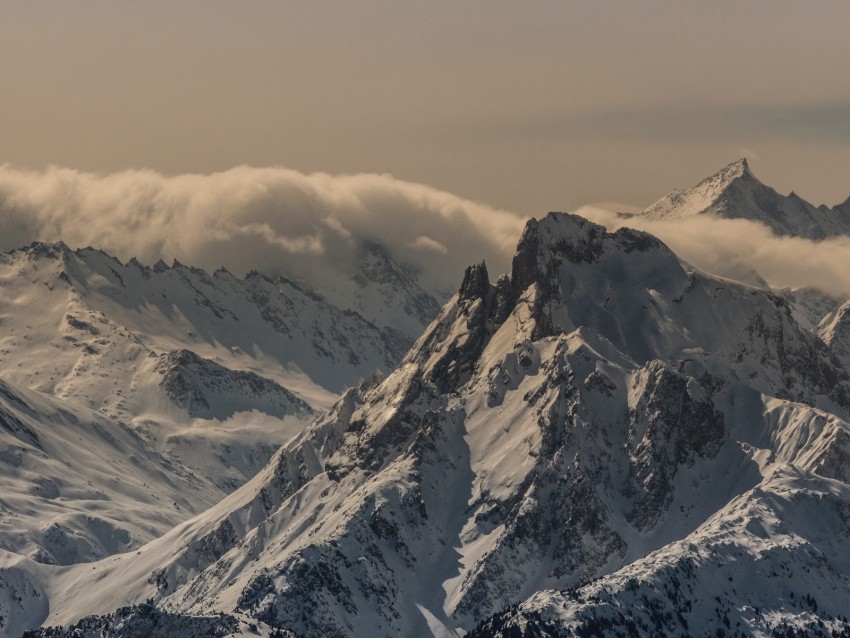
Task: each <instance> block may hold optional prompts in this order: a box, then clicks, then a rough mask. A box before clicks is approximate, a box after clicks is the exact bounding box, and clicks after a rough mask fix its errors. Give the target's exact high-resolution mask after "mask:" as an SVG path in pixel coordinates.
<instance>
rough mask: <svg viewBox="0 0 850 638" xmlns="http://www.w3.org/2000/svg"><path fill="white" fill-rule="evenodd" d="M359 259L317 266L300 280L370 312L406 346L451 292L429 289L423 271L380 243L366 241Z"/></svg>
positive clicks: (339, 304)
mask: <svg viewBox="0 0 850 638" xmlns="http://www.w3.org/2000/svg"><path fill="white" fill-rule="evenodd" d="M354 259H355V262H354V264H353V265H351V266H350V267H348V268H340V267H336V268H333V267H326V268H320V267H318V266H317V267H316V268H314V269H312V270H311V271H310V272H309V273H305V274H302V275H301V277H300V279H299V281H301V280H303V282H304V285H305V286H306V287H308V288H309V289H310V290H313V291H316V292H318V293H319V294H321V295H322V296H323V297H324V298H325V299H327V300H328V301H329V302H331V303H332V304H334V305H335V306H337V307H339V308H344V309H346V310H352V311H354V312H356V313H357V314H359V315H360V316H362V317H365V318H366V319H367V320H369V321H370V322H371V323H373V324H375V325H376V326H378V327H379V328H381V330H382V332H383V333H384V335H385V337H386V339H387V340H388V341H390V342H393V343H397V344H398V346H399V348H401V349H402V350H403V351H406V350H407V349H408V348H410V346H412V345H413V342H414V341H415V340H416V338H417V337H418V336H419V335H420V334H422V331H423V330H424V329H425V327H426V326H427V325H428V324H429V323H431V321H432V320H433V319H434V317H436V316H437V313H438V312H439V311H440V305H441V304H440V302H438V301H437V299H438V298H439V299H441V301H445V298H446V297H447V296H449V295H444V294H442V293H441V292H440V291H432V292H427V291H426V290H424V289H423V288H422V286H421V285H420V284H419V281H418V277H417V273H416V272H414V271H413V270H412V269H411V268H407V267H404V266H402V265H400V264H399V263H398V262H397V261H396V260H395V259H394V258H393V256H392V254H391V253H390V251H389V250H388V249H387V248H386V247H385V246H383V245H382V244H379V243H377V242H374V241H369V240H361V241H360V242H359V244H358V248H357V250H355V258H354Z"/></svg>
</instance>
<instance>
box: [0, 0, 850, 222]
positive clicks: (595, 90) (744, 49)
mask: <svg viewBox="0 0 850 638" xmlns="http://www.w3.org/2000/svg"><path fill="white" fill-rule="evenodd" d="M848 34H850V2H848V0H813V1H812V2H800V1H799V0H793V1H791V0H787V1H786V0H753V1H746V0H738V1H736V2H729V1H726V0H722V1H713V2H708V1H704V0H703V1H695V0H675V1H672V0H671V1H662V0H640V1H638V0H619V1H605V0H601V1H600V0H593V1H590V0H588V1H570V0H560V1H557V2H554V1H553V2H548V1H546V2H523V3H520V2H503V1H500V0H487V1H486V2H484V1H481V2H479V1H469V0H467V1H459V0H454V1H452V2H439V1H429V2H416V3H414V2H409V1H403V0H396V1H395V2H388V1H380V0H359V1H356V2H351V1H347V2H336V1H321V0H317V1H316V2H286V1H283V0H280V1H275V2H272V1H259V0H258V1H244V2H237V1H236V0H229V1H216V0H203V1H201V0H197V1H183V2H181V1H179V0H169V1H168V2H159V1H154V0H146V1H145V2H132V3H131V2H126V1H122V0H109V1H108V2H101V1H97V0H84V1H81V0H62V2H46V1H32V2H19V1H15V0H5V1H3V2H2V3H0V87H2V88H0V163H2V162H8V163H11V164H12V165H14V166H16V167H23V168H33V169H41V168H44V167H45V166H47V165H50V164H55V165H60V166H66V167H71V168H75V169H80V170H85V171H104V172H111V171H115V170H119V169H125V168H152V169H155V170H157V171H161V172H164V173H166V174H180V173H187V172H211V171H219V170H224V169H228V168H230V167H233V166H236V165H239V164H250V165H253V166H270V165H278V166H284V167H287V168H291V169H295V170H298V171H301V172H304V173H310V172H313V171H326V172H329V173H343V172H347V173H359V172H379V173H384V172H386V173H392V174H393V175H394V176H396V177H398V178H401V179H404V180H410V181H414V182H421V183H424V184H429V185H433V186H436V187H438V188H440V189H444V190H447V191H450V192H453V193H457V194H458V195H460V196H463V197H467V198H471V199H474V200H478V201H482V202H485V203H487V204H490V205H492V206H494V207H496V208H500V209H506V210H511V211H515V212H517V213H520V214H523V215H527V214H539V213H540V212H544V211H547V210H552V209H572V208H576V207H578V206H580V205H581V204H584V203H587V202H599V201H609V202H610V201H614V202H625V203H630V204H636V205H645V204H648V203H649V202H651V201H652V200H654V199H656V198H657V197H660V196H661V195H663V194H664V193H666V192H667V191H669V190H670V189H672V188H674V187H678V186H688V185H690V184H692V183H694V182H696V181H698V180H699V179H700V178H702V177H704V176H706V175H708V174H709V173H711V172H713V171H714V170H716V169H718V168H720V167H721V166H723V165H724V164H726V163H728V162H729V161H732V160H734V159H737V158H738V157H740V156H742V155H746V156H748V157H749V158H750V159H751V165H752V167H753V169H754V171H755V172H756V174H757V175H758V176H759V178H761V179H762V180H763V181H765V182H767V183H768V184H771V185H773V186H775V187H776V188H778V189H779V190H780V191H785V192H787V191H788V190H791V189H794V190H796V191H797V192H798V193H799V194H801V195H802V196H803V197H805V198H807V199H809V200H811V201H813V202H814V203H820V202H825V203H829V204H833V203H837V202H838V201H840V200H843V199H845V198H846V197H847V196H848V195H850V37H848Z"/></svg>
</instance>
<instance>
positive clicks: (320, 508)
mask: <svg viewBox="0 0 850 638" xmlns="http://www.w3.org/2000/svg"><path fill="white" fill-rule="evenodd" d="M848 409H850V377H849V376H848V372H847V369H846V368H845V367H844V366H843V365H842V363H841V361H840V360H839V358H838V357H836V355H835V354H834V353H833V352H831V351H830V349H829V347H828V346H827V345H826V344H825V343H824V341H822V340H821V339H819V338H818V337H817V336H815V335H814V334H813V333H812V332H810V331H808V330H806V329H803V328H801V327H800V325H799V324H798V323H797V321H796V320H795V318H794V316H793V314H792V313H791V310H790V307H789V305H788V303H787V302H786V301H785V299H783V298H782V297H781V296H779V295H777V294H775V293H773V292H771V291H768V290H764V289H760V288H758V287H752V286H747V285H743V284H740V283H736V282H733V281H729V280H726V279H721V278H717V277H714V276H711V275H708V274H706V273H703V272H700V271H698V270H694V269H693V268H691V267H690V266H688V265H686V264H685V263H683V262H681V261H680V260H679V259H678V258H677V257H676V255H675V254H673V253H672V252H671V251H670V250H669V248H667V246H665V245H664V244H663V243H662V242H661V241H660V240H658V239H656V238H655V237H653V236H651V235H648V234H646V233H642V232H638V231H633V230H629V229H621V230H618V231H617V232H615V233H608V232H606V231H605V229H604V228H602V227H601V226H597V225H595V224H592V223H590V222H588V221H586V220H584V219H582V218H579V217H575V216H571V215H566V214H560V213H552V214H550V215H548V216H546V217H545V218H543V219H541V220H531V221H529V223H528V224H527V226H526V228H525V231H524V233H523V236H522V238H521V239H520V242H519V244H518V246H517V252H516V255H515V257H514V259H513V264H512V269H511V273H510V274H509V275H505V276H502V277H500V278H499V279H498V280H497V281H496V282H495V284H493V283H491V282H490V280H489V275H488V273H487V269H486V267H485V266H484V264H479V265H475V266H471V267H470V268H469V269H467V271H466V273H465V276H464V279H463V282H462V284H461V286H460V289H459V291H458V293H457V294H456V295H455V296H454V297H453V298H452V299H451V300H450V301H449V302H448V303H447V304H446V306H445V307H444V308H443V309H442V311H441V312H440V314H439V316H438V317H437V318H436V319H435V320H434V322H433V323H432V324H431V325H430V326H429V327H428V329H427V330H426V331H425V333H424V334H423V335H422V336H421V337H420V339H419V340H418V341H417V342H416V344H415V345H414V347H413V348H412V349H411V350H410V351H409V352H408V354H407V355H406V356H405V357H404V359H403V360H402V361H401V363H400V364H399V366H398V367H397V368H396V369H395V370H394V371H393V372H391V373H390V374H389V375H388V376H387V377H386V378H385V379H383V380H380V379H378V378H373V379H370V380H367V381H366V382H364V383H362V384H361V385H360V386H359V387H357V388H355V389H351V390H349V391H347V392H346V393H345V394H344V395H343V397H342V398H341V399H340V400H339V401H338V402H337V403H336V404H335V405H334V407H333V408H332V409H331V410H330V411H329V412H328V413H327V414H325V415H324V416H322V417H320V418H318V419H317V420H316V421H314V422H313V423H312V424H311V425H310V426H309V427H308V428H307V429H305V430H304V431H303V432H302V433H300V434H299V435H297V436H296V437H294V438H293V439H291V440H290V441H289V442H287V443H286V444H285V445H283V447H282V448H281V449H280V450H279V451H278V453H277V454H276V455H275V456H274V458H273V459H272V460H271V462H270V463H269V464H268V465H267V466H266V468H265V469H264V470H263V471H262V472H260V473H259V474H258V475H257V476H255V477H254V478H253V479H251V480H250V481H249V482H248V483H246V484H245V485H244V486H243V487H241V488H239V489H237V490H236V491H234V492H233V493H232V494H230V495H229V496H228V497H227V498H225V499H224V500H223V501H222V502H221V503H219V504H217V505H215V506H214V507H212V508H210V509H209V510H207V511H206V512H204V513H202V514H200V515H199V516H197V517H195V518H193V519H191V520H188V521H187V522H185V523H183V524H181V525H179V526H178V527H176V528H175V529H173V530H171V531H170V532H168V533H167V534H165V535H163V536H162V537H160V538H158V539H156V540H154V541H152V542H150V543H148V544H147V545H145V546H143V547H141V548H139V549H138V550H137V551H136V552H132V553H125V554H120V555H115V556H111V557H109V558H107V559H104V560H102V561H98V562H96V563H92V564H89V565H84V566H72V567H69V568H64V569H58V568H56V567H53V566H49V565H43V564H35V563H33V562H32V561H24V560H21V559H17V560H16V562H14V564H12V565H10V566H9V567H8V568H7V572H6V574H7V576H6V581H5V582H7V583H10V585H7V587H8V588H9V591H11V592H12V594H14V595H15V596H17V598H14V600H20V601H23V602H18V603H15V604H18V608H17V609H18V617H19V618H22V617H26V623H27V624H28V626H38V625H41V624H46V625H57V624H58V625H67V624H69V623H72V622H75V621H77V620H79V619H80V618H82V617H84V616H89V615H91V614H95V615H103V614H110V613H111V612H113V610H115V609H117V608H119V607H123V606H126V605H128V604H139V603H142V602H144V601H148V600H150V601H151V603H152V604H154V605H155V610H156V611H149V612H146V613H148V614H160V615H162V617H163V618H167V619H168V622H170V623H171V622H176V620H175V619H176V618H179V619H182V622H185V623H188V624H191V623H193V622H198V623H201V622H205V621H204V620H203V619H205V618H209V616H210V614H215V613H217V612H220V613H224V614H227V615H233V616H238V617H240V618H253V619H254V621H255V622H256V623H258V627H260V626H262V627H264V628H267V629H268V631H271V628H276V629H278V630H280V631H286V632H291V635H296V636H301V637H313V636H334V637H336V636H339V637H342V636H360V635H374V636H423V635H435V636H457V635H461V634H462V632H463V631H466V630H473V633H472V635H477V636H515V635H519V636H524V635H528V636H538V635H542V636H547V635H551V636H556V635H572V634H570V633H567V631H568V630H569V628H571V627H579V626H580V629H581V631H582V632H585V633H576V634H575V635H620V634H622V635H630V634H629V632H631V635H675V636H679V635H682V634H683V633H684V634H685V635H707V634H709V633H712V635H734V632H741V631H742V632H743V633H744V634H745V635H771V633H770V632H774V631H779V630H782V628H783V627H785V626H786V625H788V626H792V625H795V624H796V625H799V626H803V625H805V626H806V627H808V628H811V629H810V631H816V630H819V629H820V627H821V626H820V625H819V624H818V623H823V627H826V628H829V629H830V630H833V629H834V630H835V631H837V632H840V631H847V630H850V625H848V622H847V621H846V619H843V618H842V617H841V615H840V610H841V609H844V610H846V609H850V587H848V585H850V564H848V562H847V558H846V552H845V551H844V538H845V537H846V530H847V525H848V521H850V473H848V471H847V468H848V452H850V445H848V441H850V419H849V418H848ZM11 575H14V579H13V578H12V576H11ZM24 580H25V581H26V583H27V588H25V590H23V591H22V589H21V587H22V586H21V585H20V584H18V583H20V582H21V581H24ZM33 592H35V593H33ZM715 596H716V598H715ZM36 601H37V602H36ZM44 601H48V602H49V609H45V602H44ZM792 601H793V602H792ZM0 602H2V599H0ZM5 604H6V605H10V604H12V603H11V602H7V603H5ZM8 609H9V607H4V610H8ZM0 613H2V612H0ZM5 613H6V614H7V615H8V613H9V612H8V611H6V612H5ZM617 614H620V615H621V616H624V617H625V620H622V621H621V620H620V617H619V616H617ZM109 618H110V617H107V616H103V617H102V618H101V619H100V620H98V619H96V618H95V619H91V618H90V619H88V620H87V621H86V622H87V623H95V624H97V623H106V624H109V623H110V622H113V621H111V620H109ZM193 619H196V620H193ZM575 619H578V620H575ZM594 619H595V620H594ZM585 621H586V622H585ZM629 621H631V622H632V625H629V624H628V623H629ZM23 622H24V621H21V623H22V624H23ZM234 622H235V621H234ZM727 622H728V623H729V624H728V625H727ZM581 623H584V624H581ZM593 623H596V624H593ZM600 623H601V624H600ZM606 623H607V624H606ZM618 623H619V624H618ZM659 623H660V624H659ZM736 623H741V624H740V625H737V624H736ZM131 624H132V623H131ZM124 627H125V629H126V630H127V631H131V630H132V627H131V626H126V625H125V626H124ZM656 627H661V629H660V630H657V631H656V630H655V628H656ZM600 628H601V629H600ZM647 628H648V629H647ZM715 628H717V629H719V630H721V631H722V632H724V633H719V632H715ZM609 629H610V631H609ZM264 631H265V630H264ZM577 631H578V630H577ZM594 631H595V632H596V633H594ZM523 632H525V633H523ZM558 632H561V633H558ZM606 632H608V633H606ZM616 632H620V634H617V633H616ZM726 632H728V634H727V633H726ZM36 635H38V634H36ZM43 635H57V634H50V633H45V634H43ZM781 635H785V634H781ZM810 635H817V634H810ZM839 635H840V634H839Z"/></svg>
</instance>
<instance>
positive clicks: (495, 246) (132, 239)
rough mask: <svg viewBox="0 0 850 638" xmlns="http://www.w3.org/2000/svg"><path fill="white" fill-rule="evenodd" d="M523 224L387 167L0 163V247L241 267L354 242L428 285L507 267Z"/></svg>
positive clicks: (324, 261)
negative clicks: (479, 269) (481, 268)
mask: <svg viewBox="0 0 850 638" xmlns="http://www.w3.org/2000/svg"><path fill="white" fill-rule="evenodd" d="M522 225H523V220H522V218H520V217H519V216H516V215H514V214H511V213H509V212H506V211H501V210H496V209H494V208H491V207H489V206H486V205H484V204H480V203H476V202H473V201H469V200H466V199H463V198H461V197H458V196H456V195H452V194H450V193H446V192H443V191H440V190H437V189H435V188H431V187H428V186H424V185H421V184H415V183H410V182H405V181H401V180H397V179H394V178H393V177H391V176H389V175H376V174H359V175H336V176H335V175H328V174H325V173H313V174H309V175H306V174H303V173H300V172H298V171H294V170H289V169H285V168H252V167H248V166H239V167H236V168H233V169H231V170H228V171H224V172H220V173H213V174H209V175H179V176H166V175H162V174H160V173H157V172H155V171H150V170H129V171H124V172H119V173H110V174H96V173H87V172H81V171H76V170H71V169H66V168H56V167H52V168H48V169H46V170H44V171H31V170H21V169H17V168H14V167H12V166H9V165H5V166H0V248H2V249H3V250H8V249H12V248H16V247H19V246H21V245H24V244H28V243H30V242H32V241H35V240H38V241H57V240H62V241H64V242H65V243H67V244H68V245H69V246H71V247H84V246H93V247H95V248H100V249H102V250H105V251H107V252H109V253H111V254H114V255H115V256H116V257H118V258H119V259H122V260H124V261H126V260H129V259H130V258H131V257H137V258H138V259H140V260H141V261H142V262H144V263H149V264H150V263H154V262H155V261H156V260H158V259H163V260H165V261H166V262H169V263H170V261H171V260H173V259H178V260H179V261H181V262H183V263H187V264H191V265H194V266H199V267H202V268H205V269H208V270H209V269H215V268H217V267H219V266H225V267H226V268H228V269H229V270H231V271H233V272H235V273H237V274H243V273H245V272H246V271H248V270H251V269H256V270H259V271H261V272H265V273H269V274H278V273H286V274H288V275H290V276H293V275H295V276H299V275H309V273H310V272H312V271H315V270H316V269H321V268H325V267H327V265H328V264H329V263H330V264H334V265H336V266H338V267H340V268H341V269H342V270H346V263H347V261H348V260H352V259H354V256H355V254H356V253H355V251H356V249H357V246H358V244H359V240H371V241H376V242H379V243H381V244H383V245H385V246H386V247H387V248H389V250H390V251H391V252H392V253H393V254H394V256H395V257H396V259H398V260H399V261H400V262H402V263H405V264H407V265H409V266H411V267H412V268H413V269H416V270H418V271H420V272H421V273H422V275H423V278H424V280H425V281H424V283H426V285H429V287H431V288H432V289H433V288H436V289H451V288H454V287H456V286H457V284H458V283H459V278H460V276H461V274H462V272H463V268H464V267H465V266H467V265H468V264H469V263H471V262H473V261H480V260H482V259H485V260H487V262H488V263H489V264H491V267H492V268H493V270H494V271H502V270H505V269H506V268H507V267H508V265H509V263H510V262H509V259H510V255H512V254H513V250H514V246H515V244H516V240H517V238H518V237H519V234H520V232H521V229H522Z"/></svg>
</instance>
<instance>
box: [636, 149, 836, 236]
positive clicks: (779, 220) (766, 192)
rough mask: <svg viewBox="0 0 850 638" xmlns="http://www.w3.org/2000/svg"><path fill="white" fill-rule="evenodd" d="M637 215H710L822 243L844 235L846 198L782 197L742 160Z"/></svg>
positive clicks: (668, 196) (795, 195)
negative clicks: (817, 201)
mask: <svg viewBox="0 0 850 638" xmlns="http://www.w3.org/2000/svg"><path fill="white" fill-rule="evenodd" d="M641 215H644V216H646V217H649V218H652V219H678V218H684V217H690V216H693V215H713V216H716V217H721V218H725V219H748V220H751V221H756V222H760V223H762V224H765V225H766V226H768V227H769V228H770V229H771V230H772V231H773V232H774V233H776V234H777V235H790V236H794V237H805V238H808V239H824V238H826V237H832V236H835V235H845V234H848V233H850V198H848V200H847V201H845V202H844V203H842V204H839V205H838V206H835V207H832V208H830V207H827V206H824V205H821V206H813V205H812V204H810V203H809V202H807V201H805V200H804V199H802V198H801V197H799V196H798V195H797V194H795V193H793V192H792V193H791V194H790V195H787V196H784V195H780V194H779V193H777V192H776V191H775V190H773V189H772V188H770V187H769V186H765V185H764V184H762V183H761V182H760V181H759V180H758V179H756V177H755V176H754V175H753V173H752V171H751V170H750V167H749V165H748V163H747V160H746V159H741V160H738V161H737V162H733V163H732V164H729V165H728V166H726V167H724V168H723V169H721V170H720V171H719V172H718V173H716V174H714V175H712V176H711V177H709V178H707V179H705V180H703V181H701V182H700V183H699V184H697V185H696V186H694V187H693V188H690V189H688V190H684V191H682V190H676V191H673V192H672V193H670V194H669V195H666V196H665V197H662V198H661V199H659V200H658V201H657V202H655V203H654V204H652V205H651V206H649V207H648V208H647V209H646V210H644V211H643V212H642V213H641Z"/></svg>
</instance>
